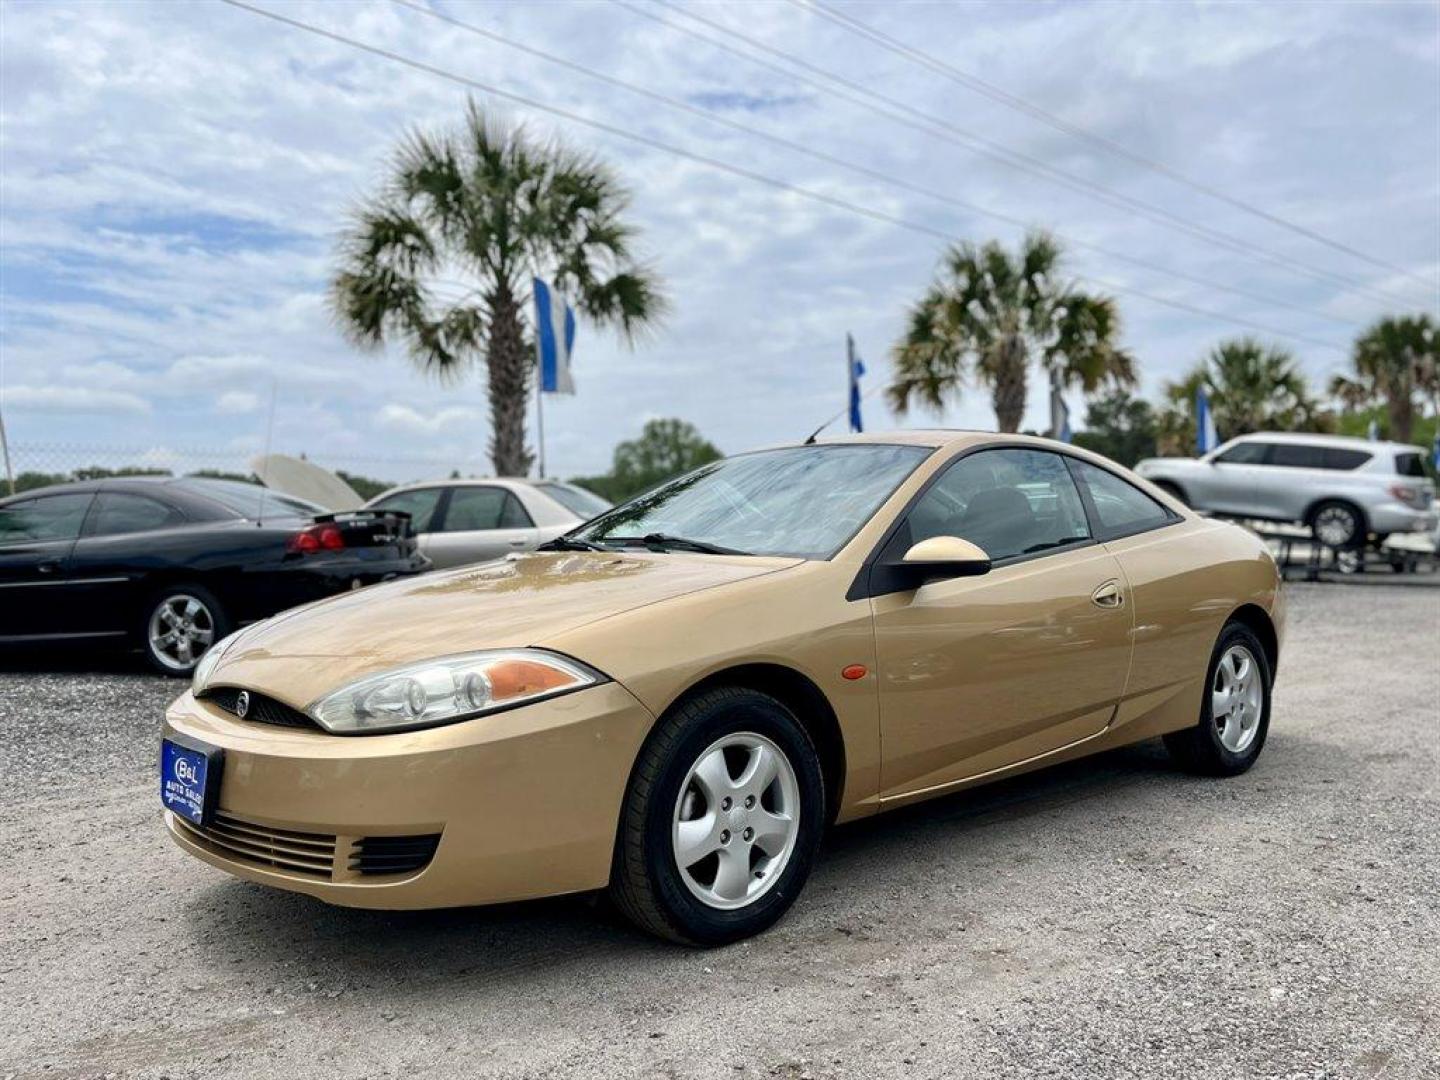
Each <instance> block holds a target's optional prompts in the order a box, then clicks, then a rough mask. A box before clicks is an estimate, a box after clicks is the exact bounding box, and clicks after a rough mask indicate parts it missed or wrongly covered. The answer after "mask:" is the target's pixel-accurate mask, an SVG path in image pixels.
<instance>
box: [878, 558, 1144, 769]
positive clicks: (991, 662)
mask: <svg viewBox="0 0 1440 1080" xmlns="http://www.w3.org/2000/svg"><path fill="white" fill-rule="evenodd" d="M1121 580H1122V577H1121V572H1120V567H1119V564H1118V562H1117V561H1116V560H1115V559H1114V557H1113V556H1111V555H1110V553H1109V552H1107V551H1106V550H1105V549H1104V548H1103V547H1100V546H1098V545H1097V546H1090V547H1087V548H1084V549H1080V550H1076V551H1071V552H1065V553H1062V554H1057V555H1051V556H1048V557H1046V558H1041V559H1032V560H1029V561H1026V562H1023V563H1020V564H1018V565H1012V566H1008V567H1002V568H1000V569H997V570H992V571H991V572H990V574H988V575H986V576H985V577H980V578H962V579H958V580H952V581H937V582H932V583H930V584H928V585H925V586H923V587H922V588H920V589H918V590H915V591H913V592H904V593H894V594H891V595H889V596H882V597H876V598H875V600H874V601H873V603H874V613H875V645H876V656H877V664H878V674H879V681H880V709H881V716H882V742H883V746H884V752H885V762H884V766H883V770H882V784H883V791H882V798H890V797H896V796H901V795H904V794H907V793H914V792H917V791H921V790H925V789H929V788H934V787H940V786H944V785H947V784H953V783H959V782H961V781H963V780H965V779H968V778H970V777H974V776H977V775H980V774H982V773H986V772H990V771H992V770H995V769H1000V768H1004V767H1005V766H1007V765H1013V764H1016V763H1018V762H1021V761H1025V760H1028V759H1030V758H1033V757H1036V756H1039V755H1041V754H1047V753H1051V752H1054V751H1056V750H1058V749H1060V748H1062V747H1065V746H1068V745H1070V744H1072V743H1075V742H1078V741H1080V740H1082V739H1086V738H1090V737H1092V736H1095V735H1098V734H1099V733H1100V732H1102V731H1104V730H1105V728H1106V726H1107V725H1108V724H1109V722H1110V719H1111V717H1112V715H1113V714H1114V711H1115V705H1116V702H1117V701H1118V700H1119V698H1120V695H1121V693H1122V691H1123V689H1124V684H1125V674H1126V670H1127V668H1128V666H1129V658H1130V630H1131V614H1130V610H1129V606H1128V604H1125V603H1124V602H1122V603H1121V604H1120V605H1118V606H1114V607H1106V606H1102V605H1101V604H1099V603H1097V602H1096V601H1095V599H1094V596H1095V594H1096V593H1097V591H1098V590H1100V589H1101V588H1102V586H1105V585H1107V584H1110V583H1119V582H1120V581H1121Z"/></svg>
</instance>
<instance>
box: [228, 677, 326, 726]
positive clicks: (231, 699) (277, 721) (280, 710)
mask: <svg viewBox="0 0 1440 1080" xmlns="http://www.w3.org/2000/svg"><path fill="white" fill-rule="evenodd" d="M240 693H241V690H240V688H239V687H238V686H217V687H214V688H213V689H209V690H206V691H205V692H204V693H203V694H201V695H200V697H201V698H202V699H203V700H205V701H210V702H213V703H214V704H215V705H217V706H219V707H220V708H222V709H224V710H225V711H226V712H228V713H230V714H231V715H233V716H239V715H240V710H239V708H238V707H237V702H238V701H239V700H240ZM245 693H247V694H249V695H250V707H249V708H248V709H247V710H246V711H245V715H244V717H243V718H242V719H245V720H251V721H254V722H255V723H257V724H273V725H274V726H276V727H293V728H309V729H311V730H312V731H321V730H323V729H322V728H321V727H320V725H319V724H317V723H316V722H315V721H314V720H312V719H311V718H310V717H308V716H306V715H305V714H304V713H303V712H301V711H300V710H299V709H292V708H291V707H290V706H289V705H286V704H285V703H284V702H283V701H276V700H275V699H274V698H272V697H266V696H265V695H264V694H257V693H256V692H255V691H254V690H246V691H245Z"/></svg>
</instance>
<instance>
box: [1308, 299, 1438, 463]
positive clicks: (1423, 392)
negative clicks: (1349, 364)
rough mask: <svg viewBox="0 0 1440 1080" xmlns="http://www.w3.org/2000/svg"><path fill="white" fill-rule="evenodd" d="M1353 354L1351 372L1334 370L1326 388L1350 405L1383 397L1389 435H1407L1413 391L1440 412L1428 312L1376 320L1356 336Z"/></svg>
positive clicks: (1406, 439)
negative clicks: (1351, 374)
mask: <svg viewBox="0 0 1440 1080" xmlns="http://www.w3.org/2000/svg"><path fill="white" fill-rule="evenodd" d="M1352 359H1353V363H1354V365H1355V375H1356V377H1355V378H1353V379H1351V378H1349V377H1347V376H1345V375H1336V376H1335V377H1334V378H1333V379H1331V380H1330V393H1331V395H1332V396H1333V397H1336V398H1339V399H1340V401H1341V402H1343V403H1344V404H1345V406H1346V407H1347V408H1352V409H1354V408H1363V407H1365V406H1367V405H1373V404H1375V403H1377V402H1379V403H1382V404H1383V405H1384V406H1385V411H1386V413H1387V414H1388V415H1389V419H1390V430H1389V432H1388V434H1389V436H1390V437H1391V438H1392V439H1395V440H1397V441H1399V442H1409V441H1410V433H1411V429H1412V427H1413V426H1414V423H1415V415H1416V413H1417V412H1419V411H1420V410H1419V408H1417V406H1416V398H1417V397H1421V398H1424V397H1428V398H1429V399H1430V402H1431V406H1432V408H1434V409H1435V411H1436V412H1437V414H1440V341H1437V339H1436V333H1435V324H1434V323H1433V322H1432V321H1431V319H1430V316H1429V315H1412V316H1405V317H1401V318H1395V317H1388V318H1384V319H1381V320H1379V321H1378V322H1377V323H1375V324H1374V325H1373V326H1371V327H1370V328H1369V329H1368V330H1366V331H1365V332H1364V333H1363V334H1361V335H1360V336H1359V337H1358V338H1356V340H1355V350H1354V353H1353V357H1352Z"/></svg>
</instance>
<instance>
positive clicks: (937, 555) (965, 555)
mask: <svg viewBox="0 0 1440 1080" xmlns="http://www.w3.org/2000/svg"><path fill="white" fill-rule="evenodd" d="M899 569H901V570H903V571H904V572H905V573H906V574H907V575H909V576H912V577H913V578H914V579H915V580H916V581H917V582H919V583H924V582H926V581H933V580H935V579H937V578H957V577H979V576H980V575H981V574H988V573H989V572H990V556H989V555H987V554H985V549H984V548H982V547H980V546H979V545H977V544H972V543H971V542H970V541H969V540H962V539H960V537H958V536H932V537H930V539H928V540H921V541H920V542H919V543H918V544H915V545H914V546H912V547H911V548H910V550H909V551H907V552H905V555H904V557H903V558H902V559H901V560H900V563H899Z"/></svg>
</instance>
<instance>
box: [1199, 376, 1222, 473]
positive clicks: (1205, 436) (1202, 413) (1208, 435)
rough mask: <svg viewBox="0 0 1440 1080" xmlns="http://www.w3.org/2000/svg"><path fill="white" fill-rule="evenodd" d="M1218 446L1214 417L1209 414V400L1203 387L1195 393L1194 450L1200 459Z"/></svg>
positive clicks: (1218, 437)
mask: <svg viewBox="0 0 1440 1080" xmlns="http://www.w3.org/2000/svg"><path fill="white" fill-rule="evenodd" d="M1219 445H1220V436H1219V435H1217V434H1216V433H1215V417H1214V416H1213V415H1211V412H1210V398H1209V397H1207V396H1206V394H1205V387H1203V386H1202V387H1200V388H1199V389H1198V390H1196V391H1195V450H1196V452H1197V453H1199V454H1200V455H1201V456H1202V457H1203V456H1204V455H1205V454H1208V453H1209V452H1210V451H1211V450H1214V449H1215V447H1217V446H1219Z"/></svg>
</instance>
